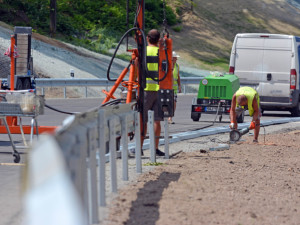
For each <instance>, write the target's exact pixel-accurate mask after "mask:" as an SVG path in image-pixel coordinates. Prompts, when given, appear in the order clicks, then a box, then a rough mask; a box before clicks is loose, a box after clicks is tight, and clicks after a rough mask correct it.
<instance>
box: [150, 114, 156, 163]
mask: <svg viewBox="0 0 300 225" xmlns="http://www.w3.org/2000/svg"><path fill="white" fill-rule="evenodd" d="M148 127H149V142H150V160H151V162H153V163H155V162H156V157H155V153H156V152H155V151H156V149H155V138H156V137H155V133H154V111H152V110H149V111H148Z"/></svg>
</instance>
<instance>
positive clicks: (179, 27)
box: [172, 26, 182, 32]
mask: <svg viewBox="0 0 300 225" xmlns="http://www.w3.org/2000/svg"><path fill="white" fill-rule="evenodd" d="M172 29H173V30H174V31H175V32H180V31H181V30H182V26H175V27H173V28H172Z"/></svg>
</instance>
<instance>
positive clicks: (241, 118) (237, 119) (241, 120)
mask: <svg viewBox="0 0 300 225" xmlns="http://www.w3.org/2000/svg"><path fill="white" fill-rule="evenodd" d="M244 117H245V115H244V112H242V113H241V115H239V117H237V118H236V121H237V122H238V123H244Z"/></svg>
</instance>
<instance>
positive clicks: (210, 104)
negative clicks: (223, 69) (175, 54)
mask: <svg viewBox="0 0 300 225" xmlns="http://www.w3.org/2000/svg"><path fill="white" fill-rule="evenodd" d="M239 88H240V81H239V78H238V77H237V76H235V75H232V74H224V75H223V74H220V73H215V74H212V75H208V76H206V77H205V78H204V79H202V80H201V81H200V84H199V90H198V96H197V97H195V98H194V99H193V102H192V112H191V118H192V120H193V121H199V119H200V117H201V114H202V113H206V114H218V115H219V121H220V122H221V121H222V115H223V114H225V115H226V114H227V115H229V114H230V108H231V100H232V96H233V94H234V93H235V92H236V91H237V90H238V89H239ZM237 120H238V123H243V122H244V114H242V115H240V116H239V118H237Z"/></svg>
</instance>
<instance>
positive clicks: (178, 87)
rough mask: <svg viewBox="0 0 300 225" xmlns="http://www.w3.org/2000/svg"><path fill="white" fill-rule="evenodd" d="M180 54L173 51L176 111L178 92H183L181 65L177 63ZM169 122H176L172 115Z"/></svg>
mask: <svg viewBox="0 0 300 225" xmlns="http://www.w3.org/2000/svg"><path fill="white" fill-rule="evenodd" d="M179 57H180V56H179V55H177V53H176V52H175V51H173V52H172V63H173V64H172V65H173V68H172V70H173V89H174V113H175V110H176V102H177V93H181V85H180V76H179V65H178V63H177V59H178V58H179ZM168 122H169V124H175V122H173V121H172V117H169V119H168Z"/></svg>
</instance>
